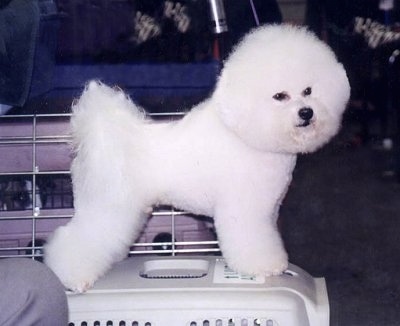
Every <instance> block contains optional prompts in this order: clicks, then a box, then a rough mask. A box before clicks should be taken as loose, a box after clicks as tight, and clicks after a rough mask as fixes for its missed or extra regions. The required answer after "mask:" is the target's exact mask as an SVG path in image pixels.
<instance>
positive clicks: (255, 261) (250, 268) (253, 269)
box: [226, 250, 289, 276]
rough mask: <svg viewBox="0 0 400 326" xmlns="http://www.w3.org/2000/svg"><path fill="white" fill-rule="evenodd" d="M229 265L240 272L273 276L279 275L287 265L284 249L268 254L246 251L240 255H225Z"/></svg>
mask: <svg viewBox="0 0 400 326" xmlns="http://www.w3.org/2000/svg"><path fill="white" fill-rule="evenodd" d="M226 259H227V263H228V265H229V267H231V268H232V269H233V270H236V271H237V272H240V273H245V274H250V275H259V276H275V275H281V274H282V273H283V272H284V271H285V270H286V269H287V268H288V265H289V262H288V256H287V253H286V251H284V250H282V251H280V252H275V253H274V254H270V255H265V253H264V254H262V255H253V254H252V253H248V254H247V255H244V256H241V257H238V256H236V257H232V258H231V259H229V257H226Z"/></svg>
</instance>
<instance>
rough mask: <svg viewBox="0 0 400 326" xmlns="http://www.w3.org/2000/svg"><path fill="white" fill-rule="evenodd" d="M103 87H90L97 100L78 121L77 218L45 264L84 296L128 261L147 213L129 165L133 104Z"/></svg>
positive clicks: (55, 240) (50, 247) (87, 101)
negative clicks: (84, 293) (110, 271)
mask: <svg viewBox="0 0 400 326" xmlns="http://www.w3.org/2000/svg"><path fill="white" fill-rule="evenodd" d="M102 87H103V88H104V86H96V85H93V86H91V88H90V87H89V90H88V91H87V92H89V93H90V92H94V93H95V94H86V95H83V100H81V103H84V105H85V108H83V107H78V110H76V112H75V116H74V118H73V125H74V128H75V129H74V140H75V142H76V143H75V145H76V148H77V156H76V158H75V159H74V161H73V164H72V178H73V187H74V189H73V190H74V207H75V214H74V217H73V218H72V220H71V222H70V223H68V224H67V225H66V226H64V227H61V228H59V229H58V230H56V232H55V233H54V235H53V236H52V238H51V239H50V241H49V242H48V244H47V245H46V247H45V262H46V264H48V265H49V266H50V267H51V268H52V269H53V271H54V272H55V273H56V274H57V275H58V277H59V278H60V279H61V281H62V282H63V283H64V285H65V286H66V287H67V288H69V289H71V290H73V291H76V292H82V291H85V290H86V289H87V288H89V287H90V286H91V285H92V284H93V282H94V281H96V279H97V278H98V277H100V276H101V275H103V274H104V273H105V272H106V271H107V270H108V269H109V268H110V267H111V266H112V264H113V263H115V262H117V261H120V260H122V259H123V258H124V257H126V255H127V253H128V251H129V247H130V245H131V244H132V242H133V241H134V240H135V238H137V237H138V235H139V233H140V231H141V229H142V226H143V224H144V223H145V220H146V211H148V206H147V205H146V200H145V199H144V197H143V196H142V195H141V193H142V192H141V190H140V186H139V185H140V184H143V183H140V182H139V180H137V179H134V178H133V177H132V175H131V171H132V169H136V168H139V167H138V166H136V167H135V165H133V166H131V165H130V164H131V163H132V161H130V160H131V156H134V155H135V153H136V152H137V151H136V149H135V148H134V147H135V144H134V142H130V136H132V132H133V131H132V125H133V124H135V123H136V120H135V119H136V117H132V115H131V114H130V111H129V110H130V108H126V107H124V105H125V104H126V105H131V104H130V103H129V102H128V101H126V100H125V99H124V98H123V97H121V94H119V93H118V92H114V93H113V92H112V91H111V90H110V89H109V88H104V89H103V88H102ZM103 90H104V92H106V93H107V94H105V95H104V94H103V93H102V92H103ZM96 92H97V93H98V94H96ZM110 94H111V95H110ZM95 95H98V96H95ZM103 95H104V96H105V98H104V100H103V99H102V98H101V96H103ZM110 96H111V97H110ZM112 96H114V98H113V97H112ZM92 99H93V101H94V103H92V102H91V100H92ZM114 100H115V101H114ZM97 103H100V104H99V105H100V106H102V105H104V103H107V107H100V108H99V109H98V110H97V111H96V110H94V109H93V106H95V105H96V104H97ZM78 105H79V103H78ZM82 105H83V104H82ZM87 110H89V112H91V114H87V113H88V111H87ZM134 136H135V134H133V138H134V139H135V137H134ZM132 148H133V150H132V151H130V149H132Z"/></svg>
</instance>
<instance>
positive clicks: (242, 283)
mask: <svg viewBox="0 0 400 326" xmlns="http://www.w3.org/2000/svg"><path fill="white" fill-rule="evenodd" d="M69 118H70V116H69V114H51V115H49V114H34V115H16V116H12V115H5V116H0V157H1V159H0V258H5V257H29V258H33V259H38V260H40V259H41V258H42V245H43V243H44V242H45V241H46V239H47V237H48V236H49V234H50V233H51V232H52V231H53V230H54V229H55V228H56V227H57V226H59V225H63V224H65V223H67V222H68V221H69V219H70V218H71V217H72V214H73V197H72V187H71V180H70V171H69V166H70V161H71V155H70V147H69V142H70V136H69V134H68V124H69ZM115 191H118V189H115ZM129 255H130V257H129V258H128V259H127V260H125V261H123V262H121V263H120V264H118V265H117V266H116V267H115V268H113V269H112V270H111V271H110V272H109V273H108V274H107V275H106V276H104V277H103V278H101V279H100V280H99V281H98V282H97V283H96V284H95V286H94V287H93V288H92V289H90V290H89V291H88V292H87V293H85V294H79V295H77V294H72V293H68V301H69V306H70V326H103V325H104V326H111V325H113V326H128V325H129V326H162V325H166V326H178V325H185V326H234V325H235V326H254V325H256V326H261V325H262V326H324V325H329V305H328V297H327V292H326V286H325V281H324V279H323V278H317V279H314V278H312V277H311V276H310V275H308V274H307V273H306V272H304V271H303V270H301V269H300V268H298V267H296V266H293V265H291V266H290V268H289V270H288V271H287V272H286V273H285V274H284V275H281V276H276V277H267V278H252V277H250V276H246V275H238V274H237V273H234V272H233V271H231V270H229V268H227V267H226V265H225V263H224V261H223V259H222V258H221V257H220V256H219V255H220V250H219V247H218V241H217V238H216V235H215V232H214V228H213V223H212V220H211V219H210V218H207V217H202V216H193V215H191V214H188V213H185V212H180V211H176V210H174V209H173V208H170V207H158V208H157V209H155V211H154V212H153V213H152V214H151V216H149V222H148V224H147V227H146V228H145V230H144V231H143V233H142V235H141V236H140V238H139V239H138V241H137V242H136V243H134V244H132V247H131V251H130V254H129Z"/></svg>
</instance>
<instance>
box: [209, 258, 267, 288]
mask: <svg viewBox="0 0 400 326" xmlns="http://www.w3.org/2000/svg"><path fill="white" fill-rule="evenodd" d="M264 282H265V277H264V276H255V275H249V274H242V273H238V272H235V271H234V270H232V269H230V268H229V266H228V265H227V264H226V262H225V260H224V259H220V258H218V259H217V260H216V261H215V268H214V279H213V283H226V284H262V283H264Z"/></svg>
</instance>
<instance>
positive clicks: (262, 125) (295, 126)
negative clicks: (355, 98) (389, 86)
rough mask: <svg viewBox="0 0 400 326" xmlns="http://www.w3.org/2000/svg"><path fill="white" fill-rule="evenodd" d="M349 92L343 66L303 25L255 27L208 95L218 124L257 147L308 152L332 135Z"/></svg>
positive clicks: (225, 66) (229, 60)
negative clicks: (219, 120)
mask: <svg viewBox="0 0 400 326" xmlns="http://www.w3.org/2000/svg"><path fill="white" fill-rule="evenodd" d="M349 96H350V87H349V82H348V79H347V76H346V72H345V71H344V69H343V66H342V65H341V64H340V63H338V61H337V59H336V57H335V55H334V53H333V52H332V50H331V49H330V48H329V47H328V46H327V45H326V44H325V43H323V42H322V41H320V40H319V39H317V37H316V36H314V35H313V34H312V33H310V32H308V31H307V30H306V29H304V28H299V27H293V26H289V25H274V26H266V27H261V28H258V29H255V30H254V31H253V32H251V33H250V34H249V35H247V36H246V37H245V38H244V39H243V40H242V41H241V42H240V43H239V45H238V46H237V47H236V48H235V50H234V51H233V52H232V54H231V55H230V56H229V57H228V59H227V61H226V63H225V65H224V69H223V70H222V72H221V75H220V77H219V80H218V83H217V87H216V90H215V92H214V96H213V99H214V100H215V104H216V107H217V110H218V113H219V115H220V117H221V119H222V121H223V123H224V124H225V125H226V126H227V127H228V128H229V129H231V130H232V131H233V132H234V133H236V134H237V135H238V136H239V137H240V138H241V139H242V140H244V141H245V142H246V143H247V144H248V145H250V146H252V147H255V148H257V149H260V150H266V151H274V152H283V153H305V152H312V151H314V150H316V149H317V148H319V147H321V146H322V145H323V144H325V143H326V142H327V141H328V140H329V139H331V138H332V136H334V135H335V134H336V133H337V131H338V129H339V127H340V124H341V117H342V113H343V111H344V109H345V107H346V104H347V101H348V99H349Z"/></svg>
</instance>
